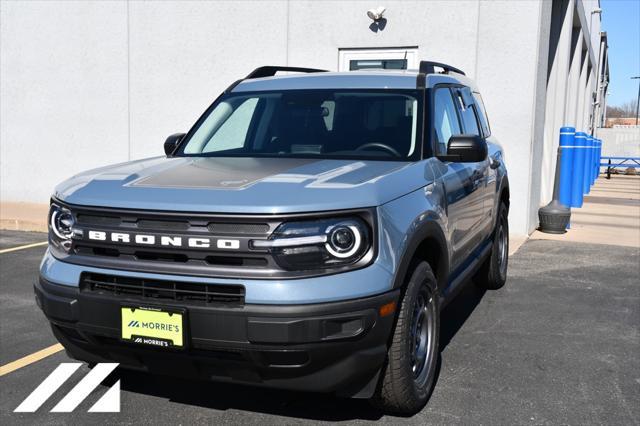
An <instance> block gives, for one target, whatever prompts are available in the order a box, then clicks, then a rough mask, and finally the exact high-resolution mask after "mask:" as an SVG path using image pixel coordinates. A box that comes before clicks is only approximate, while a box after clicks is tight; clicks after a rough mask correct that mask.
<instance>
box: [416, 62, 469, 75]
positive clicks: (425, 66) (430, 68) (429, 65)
mask: <svg viewBox="0 0 640 426" xmlns="http://www.w3.org/2000/svg"><path fill="white" fill-rule="evenodd" d="M435 67H438V68H442V69H443V70H444V72H445V74H446V73H450V72H455V73H458V74H462V75H466V74H465V73H464V71H462V70H459V69H458V68H455V67H452V66H451V65H447V64H442V63H440V62H431V61H420V73H421V74H435V72H436V70H435Z"/></svg>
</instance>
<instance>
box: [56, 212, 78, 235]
mask: <svg viewBox="0 0 640 426" xmlns="http://www.w3.org/2000/svg"><path fill="white" fill-rule="evenodd" d="M74 223H75V219H74V218H73V215H72V214H71V212H70V211H69V210H66V209H55V210H53V212H52V213H51V230H52V231H53V232H54V233H55V234H56V236H57V237H58V238H60V239H63V240H68V239H70V238H71V236H72V235H73V229H72V228H73V225H74Z"/></svg>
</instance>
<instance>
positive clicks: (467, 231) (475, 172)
mask: <svg viewBox="0 0 640 426" xmlns="http://www.w3.org/2000/svg"><path fill="white" fill-rule="evenodd" d="M456 96H457V94H456V89H455V88H450V87H448V86H439V87H437V88H436V89H435V91H434V97H433V99H434V103H433V126H434V129H435V139H436V146H435V150H436V155H446V153H447V142H448V141H449V138H450V137H451V136H453V135H458V134H462V133H465V129H464V128H463V126H462V123H461V120H460V118H461V117H460V113H459V110H458V107H457V105H456V102H458V100H457V99H456ZM436 163H437V164H435V168H436V169H437V175H438V176H439V179H438V181H439V182H438V184H439V185H442V187H443V189H444V193H445V196H446V208H447V215H448V226H447V228H448V234H449V235H448V238H449V241H450V242H451V266H452V267H453V268H452V269H455V268H457V267H458V266H460V265H461V264H462V262H463V261H464V260H465V259H467V258H468V257H469V255H470V254H471V253H472V251H473V249H474V248H475V247H476V245H477V243H478V238H477V237H478V235H479V229H478V223H479V222H480V221H481V220H482V216H483V212H484V199H483V197H484V188H483V185H484V176H483V171H484V166H483V163H454V162H450V161H444V162H443V161H440V160H436Z"/></svg>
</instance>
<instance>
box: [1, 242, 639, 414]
mask: <svg viewBox="0 0 640 426" xmlns="http://www.w3.org/2000/svg"><path fill="white" fill-rule="evenodd" d="M45 240H46V235H44V234H37V233H19V232H9V231H2V232H1V233H0V249H5V248H8V247H15V246H20V245H24V244H31V243H34V242H39V241H45ZM44 250H45V247H42V246H40V247H33V248H27V249H24V250H18V251H12V252H5V253H1V254H0V365H6V364H7V363H9V362H12V361H15V360H17V359H20V358H22V357H24V356H26V355H29V354H31V353H33V352H36V351H38V350H41V349H43V348H46V347H49V346H51V345H53V344H55V343H56V340H55V339H54V337H53V335H52V333H51V331H50V329H49V326H48V324H47V322H46V320H45V318H44V316H43V314H42V313H41V312H40V310H39V309H38V307H37V306H36V303H35V300H34V298H33V290H32V282H33V280H34V279H35V278H36V276H37V270H38V265H39V262H40V259H41V257H42V254H43V252H44ZM639 277H640V250H639V249H638V248H634V247H618V246H605V245H592V244H581V243H575V242H572V243H567V242H559V241H542V240H540V241H528V242H526V243H525V244H524V245H523V246H522V247H521V248H520V250H519V251H518V252H517V253H516V254H515V255H513V256H512V257H511V258H510V265H509V279H508V282H507V285H506V287H505V288H503V289H502V290H498V291H489V292H483V291H480V290H478V289H476V288H475V287H474V286H473V284H470V285H468V286H467V287H466V288H465V290H464V291H463V292H462V293H461V294H460V296H459V297H458V298H457V299H456V301H454V302H453V303H452V304H451V305H449V306H448V307H447V308H446V310H445V311H444V312H443V318H442V319H443V330H442V337H441V339H442V342H441V351H442V352H441V364H440V370H439V376H438V378H437V384H436V387H435V391H434V393H433V395H432V397H431V400H430V401H429V403H428V404H427V406H426V407H425V408H424V409H423V410H422V411H421V412H420V413H419V414H417V415H415V416H413V417H411V418H398V417H391V416H384V415H383V414H382V413H379V412H377V411H376V410H374V409H372V408H371V407H370V406H369V405H368V404H367V403H366V402H365V401H361V400H348V399H338V398H334V397H332V396H329V395H318V394H311V393H300V392H285V391H274V390H268V389H259V388H250V387H243V386H234V385H228V384H225V385H223V384H215V383H204V382H187V381H184V380H178V379H169V378H163V377H151V376H148V375H145V374H140V373H135V374H134V373H127V372H121V371H118V370H117V371H116V372H115V373H114V374H112V376H110V377H109V378H108V379H107V380H106V381H105V382H104V383H103V384H102V385H101V386H99V387H98V388H97V389H96V390H95V391H94V392H93V393H92V394H91V395H90V396H89V397H88V398H87V399H86V400H85V401H84V402H83V403H82V404H80V406H79V407H78V408H77V409H76V410H74V412H72V413H50V412H49V411H50V410H51V408H52V407H53V406H54V405H55V404H56V403H57V402H58V401H59V400H60V399H61V398H62V397H63V396H64V395H66V394H67V393H68V392H69V391H70V390H71V388H72V387H73V386H74V385H75V384H76V383H78V382H79V381H80V380H81V379H82V377H84V375H85V374H87V372H88V371H89V370H88V368H87V367H86V366H83V367H81V368H80V369H79V370H78V371H77V372H76V373H74V375H73V376H71V378H70V379H69V380H68V381H67V382H65V384H64V385H63V386H62V387H61V388H60V389H59V390H58V391H56V393H55V394H53V396H52V397H51V398H49V400H47V402H46V403H45V404H44V405H43V406H42V407H41V408H40V409H39V410H38V411H36V412H35V413H14V412H13V410H14V409H15V408H16V407H17V406H18V405H19V404H20V403H21V402H22V401H23V400H24V399H25V398H26V397H27V396H28V395H29V394H30V393H31V391H33V389H35V388H36V386H38V385H39V384H40V383H41V382H42V380H44V379H45V378H46V377H47V376H48V375H49V374H50V373H51V372H52V371H53V370H54V369H55V368H56V367H57V366H58V365H59V364H60V363H62V362H74V361H73V360H71V359H69V358H68V357H67V356H66V354H65V353H64V351H61V352H57V353H55V354H54V355H51V356H49V357H47V358H45V359H43V360H40V361H37V362H34V363H31V364H28V365H26V366H24V367H22V368H19V369H17V370H15V371H13V372H11V373H8V374H5V375H3V376H0V423H1V424H5V425H14V424H99V423H105V424H278V425H280V424H299V423H316V422H324V423H326V422H345V423H354V424H356V423H357V424H360V423H370V422H373V421H379V422H380V423H388V424H405V423H406V424H421V425H428V424H492V425H493V424H500V425H503V424H504V425H507V424H509V425H512V424H576V425H578V424H579V425H584V424H616V425H618V424H619V425H630V424H640V421H639V419H640V404H638V401H640V357H639V356H638V354H640V280H639ZM117 379H120V381H121V386H122V391H121V412H120V413H114V414H98V413H88V412H87V410H88V408H89V407H91V405H93V403H94V402H95V401H97V400H98V399H99V398H100V396H102V395H103V394H104V392H105V391H106V390H107V388H108V387H109V386H110V385H112V384H113V383H115V381H116V380H117Z"/></svg>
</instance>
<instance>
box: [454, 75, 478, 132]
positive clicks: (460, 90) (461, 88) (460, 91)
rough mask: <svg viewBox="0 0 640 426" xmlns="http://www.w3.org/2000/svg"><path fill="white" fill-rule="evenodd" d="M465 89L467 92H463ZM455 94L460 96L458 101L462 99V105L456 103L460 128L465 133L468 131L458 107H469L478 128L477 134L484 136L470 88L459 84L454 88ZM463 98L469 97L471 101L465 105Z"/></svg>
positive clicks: (465, 101)
mask: <svg viewBox="0 0 640 426" xmlns="http://www.w3.org/2000/svg"><path fill="white" fill-rule="evenodd" d="M465 91H466V92H468V94H467V93H465ZM456 95H457V96H459V97H460V101H462V104H463V105H457V106H458V114H459V115H460V121H461V128H462V129H464V132H465V133H468V130H467V125H466V122H465V120H464V118H463V117H462V111H461V110H460V108H464V109H465V110H466V109H469V108H471V113H472V114H473V118H474V120H475V123H476V128H477V129H478V130H477V131H478V136H481V137H483V138H484V137H485V136H484V131H483V129H482V125H481V122H480V119H479V117H478V111H477V110H476V104H475V99H474V97H473V94H472V92H471V88H470V87H467V86H462V85H460V86H458V87H457V88H456ZM465 98H469V100H470V101H472V102H471V103H470V104H468V105H467V100H465ZM458 103H459V102H458Z"/></svg>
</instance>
